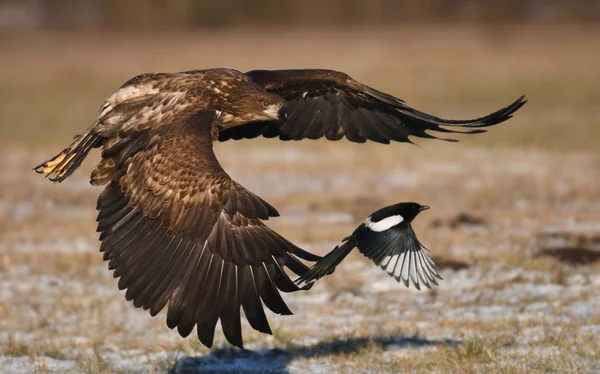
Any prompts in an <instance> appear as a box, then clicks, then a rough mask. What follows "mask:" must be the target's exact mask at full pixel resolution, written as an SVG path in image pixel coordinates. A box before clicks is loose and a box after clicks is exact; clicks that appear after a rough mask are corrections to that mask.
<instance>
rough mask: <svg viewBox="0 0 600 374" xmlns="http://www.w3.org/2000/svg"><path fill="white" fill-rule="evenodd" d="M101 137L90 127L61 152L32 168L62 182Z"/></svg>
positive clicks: (98, 143)
mask: <svg viewBox="0 0 600 374" xmlns="http://www.w3.org/2000/svg"><path fill="white" fill-rule="evenodd" d="M103 139H104V138H102V137H101V136H100V135H97V134H94V133H93V132H92V131H91V128H90V129H88V130H87V131H86V132H84V133H83V134H82V135H79V136H77V137H76V138H75V141H74V142H73V143H72V144H71V145H70V146H68V147H67V148H65V149H64V150H63V151H62V152H60V153H59V154H57V155H56V156H54V157H52V158H50V159H49V160H47V161H45V162H43V163H41V164H40V165H38V166H36V167H35V168H33V170H35V172H36V173H38V174H44V175H45V176H46V177H47V178H49V179H50V180H51V181H53V182H62V181H63V180H65V179H66V178H67V177H68V176H69V175H71V174H73V172H74V171H75V170H77V168H78V167H79V166H80V165H81V162H82V161H83V160H84V159H85V157H86V156H87V155H88V153H89V152H90V150H91V149H92V148H95V147H98V146H100V145H101V143H102V140H103Z"/></svg>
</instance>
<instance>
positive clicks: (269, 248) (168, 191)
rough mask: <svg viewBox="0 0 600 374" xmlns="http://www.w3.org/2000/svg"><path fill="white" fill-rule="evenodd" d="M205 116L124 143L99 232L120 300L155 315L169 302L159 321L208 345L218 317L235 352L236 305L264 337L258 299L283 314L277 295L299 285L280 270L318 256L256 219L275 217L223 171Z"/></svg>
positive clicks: (300, 267)
mask: <svg viewBox="0 0 600 374" xmlns="http://www.w3.org/2000/svg"><path fill="white" fill-rule="evenodd" d="M213 117H214V113H213V112H209V111H200V112H198V113H196V114H194V115H192V116H189V117H188V118H186V119H184V120H181V121H178V122H173V123H171V124H164V125H163V126H161V127H159V128H153V129H150V130H145V131H144V132H142V133H139V134H137V135H136V136H135V140H133V141H132V140H130V141H129V142H128V146H127V147H123V148H122V149H121V150H120V152H118V153H120V154H119V157H118V159H119V161H118V165H117V166H116V167H115V168H114V174H113V176H112V179H111V181H110V183H109V184H108V185H107V186H106V188H105V190H104V191H103V192H102V194H101V195H100V197H99V199H98V206H97V208H98V211H99V214H98V232H100V233H101V234H100V240H101V241H102V245H101V251H102V252H104V259H105V260H107V261H108V264H109V268H110V269H114V277H115V278H120V279H119V282H118V286H119V289H122V290H123V289H126V290H127V291H126V293H125V297H126V298H127V300H133V304H134V305H135V306H136V307H142V308H144V309H146V310H148V309H149V310H150V314H151V315H153V316H154V315H156V314H157V313H158V312H160V311H161V310H162V309H163V308H164V307H165V306H166V305H167V304H168V313H167V325H168V326H169V327H170V328H175V327H177V328H178V331H179V333H180V335H181V336H183V337H185V336H188V335H189V334H190V333H191V331H192V330H193V328H194V326H197V334H198V337H199V339H200V341H201V342H202V343H203V344H205V345H206V346H208V347H210V346H211V345H212V342H213V337H214V330H215V326H216V324H217V321H218V320H219V319H220V320H221V326H222V328H223V332H224V334H225V337H226V338H227V340H228V341H229V342H230V343H231V344H233V345H235V346H239V347H242V335H241V325H240V307H241V308H243V309H244V313H245V315H246V318H247V319H248V322H249V323H250V325H251V326H252V327H253V328H254V329H256V330H258V331H261V332H263V333H271V329H270V327H269V324H268V321H267V318H266V316H265V313H264V310H263V307H262V304H261V301H262V302H263V303H264V304H265V305H266V306H267V307H268V308H269V309H271V310H272V311H273V312H275V313H278V314H291V311H290V310H289V308H288V307H287V305H286V304H285V302H284V300H283V299H282V297H281V295H280V293H279V291H284V292H291V291H296V290H299V289H300V288H298V287H297V286H296V285H295V284H294V282H293V281H291V280H290V278H289V277H288V275H287V274H286V272H285V271H284V267H287V268H289V269H290V270H291V271H293V272H294V273H296V274H302V273H304V272H305V271H307V270H308V268H307V267H306V266H305V265H304V264H303V263H301V262H300V261H299V260H298V257H299V258H302V259H305V260H313V261H314V260H317V259H319V258H320V257H318V256H315V255H312V254H310V253H308V252H305V251H303V250H302V249H300V248H298V247H296V246H295V245H293V244H292V243H290V242H288V241H287V240H285V239H284V238H283V237H281V236H280V235H278V234H277V233H275V232H274V231H272V230H271V229H269V228H268V227H267V226H265V225H264V224H263V223H262V221H261V220H266V219H268V218H269V217H274V216H278V213H277V211H276V210H275V209H274V208H273V207H272V206H270V205H269V204H268V203H266V202H265V201H263V200H262V199H260V198H259V197H258V196H256V195H254V194H253V193H251V192H249V191H248V190H246V189H245V188H244V187H242V186H241V185H239V184H238V183H236V182H235V181H233V180H232V179H231V178H230V177H229V176H228V175H227V174H226V173H225V171H224V170H223V169H222V168H221V166H220V165H219V163H218V161H217V159H216V157H215V155H214V153H213V151H212V139H211V126H212V121H213ZM130 136H133V135H132V134H130ZM132 144H133V146H132ZM113 151H114V149H113ZM114 152H117V151H114Z"/></svg>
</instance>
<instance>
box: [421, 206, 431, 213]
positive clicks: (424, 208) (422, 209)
mask: <svg viewBox="0 0 600 374" xmlns="http://www.w3.org/2000/svg"><path fill="white" fill-rule="evenodd" d="M427 209H429V207H428V206H427V205H421V207H420V208H419V212H422V211H424V210H427Z"/></svg>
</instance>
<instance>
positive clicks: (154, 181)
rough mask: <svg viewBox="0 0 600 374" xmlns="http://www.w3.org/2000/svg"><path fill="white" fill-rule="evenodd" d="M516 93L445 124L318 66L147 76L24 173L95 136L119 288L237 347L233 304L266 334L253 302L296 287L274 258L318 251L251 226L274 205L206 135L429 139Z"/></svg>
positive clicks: (58, 175)
mask: <svg viewBox="0 0 600 374" xmlns="http://www.w3.org/2000/svg"><path fill="white" fill-rule="evenodd" d="M523 104H524V101H523V100H522V98H521V99H519V100H517V101H516V102H515V103H513V104H512V105H510V106H508V107H507V108H504V109H502V110H499V111H497V112H495V113H492V114H490V115H488V116H486V117H483V118H480V119H476V120H466V121H449V120H443V119H440V118H436V117H433V116H430V115H428V114H425V113H422V112H419V111H416V110H415V109H412V108H410V107H408V106H406V105H405V104H404V102H402V101H401V100H399V99H396V98H394V97H392V96H390V95H388V94H385V93H383V92H380V91H377V90H375V89H373V88H370V87H368V86H365V85H363V84H361V83H359V82H357V81H355V80H353V79H352V78H350V77H349V76H347V75H346V74H344V73H340V72H335V71H329V70H283V71H251V72H248V73H246V74H244V73H241V72H238V71H235V70H230V69H211V70H198V71H190V72H183V73H175V74H144V75H140V76H137V77H135V78H133V79H131V80H129V81H128V82H127V83H125V84H124V85H123V86H122V87H121V88H120V89H119V90H118V91H117V92H115V93H114V94H113V95H112V96H110V97H109V98H108V99H107V100H106V102H105V103H104V105H103V106H102V108H101V109H100V115H99V116H98V119H97V120H96V122H95V123H94V124H93V125H92V126H91V127H90V128H88V129H87V130H86V131H85V132H84V133H83V134H82V135H80V136H79V137H77V138H76V140H75V142H74V143H73V144H71V145H70V146H69V147H67V148H66V149H65V150H63V152H61V153H60V154H59V155H57V156H55V157H54V158H52V159H50V160H48V161H46V162H45V163H43V164H42V165H40V166H38V167H36V168H35V170H36V171H38V172H39V173H43V174H46V175H47V176H49V177H50V179H51V180H53V181H58V182H61V181H63V180H64V179H65V178H67V177H68V176H69V175H70V174H71V173H72V172H73V171H74V170H75V169H77V167H78V166H79V165H80V164H81V162H82V161H83V159H84V158H85V157H86V155H87V154H88V153H89V151H90V150H91V149H92V148H95V147H101V148H102V153H101V155H102V160H101V161H100V163H99V164H98V165H97V166H96V168H95V169H94V170H93V172H92V176H91V183H92V184H94V185H107V186H106V187H105V189H104V191H103V192H102V194H101V195H100V197H99V199H98V206H97V209H98V211H99V213H98V232H100V240H101V241H102V244H101V251H102V252H104V259H105V260H107V261H108V265H109V268H110V269H114V276H115V277H116V278H120V279H119V288H120V289H126V290H127V291H126V294H125V296H126V298H127V299H128V300H132V301H133V304H134V305H135V306H136V307H143V308H144V309H147V310H150V314H151V315H156V314H157V313H158V312H160V311H161V310H162V309H163V308H165V306H167V305H168V312H167V325H168V326H169V327H171V328H175V327H177V329H178V331H179V333H180V334H181V335H182V336H187V335H189V334H190V333H191V331H192V330H193V328H194V326H196V327H197V333H198V337H199V339H200V340H201V341H202V343H204V344H205V345H207V346H209V347H210V346H211V345H212V342H213V336H214V330H215V326H216V324H217V322H218V320H221V325H222V328H223V331H224V334H225V336H226V338H227V340H228V341H229V342H230V343H232V344H233V345H236V346H240V347H241V346H242V335H241V325H240V308H243V310H244V313H245V315H246V318H247V319H248V322H249V323H250V325H251V326H252V327H253V328H254V329H256V330H258V331H261V332H265V333H270V331H271V330H270V327H269V324H268V322H267V319H266V316H265V313H264V310H263V307H262V303H264V304H265V305H266V306H267V307H268V308H269V309H271V310H272V311H273V312H275V313H278V314H290V313H291V312H290V310H289V309H288V307H287V306H286V304H285V302H284V301H283V299H282V297H281V295H280V294H279V291H283V292H292V291H297V290H300V289H307V287H304V288H299V287H297V286H296V285H295V284H294V282H292V281H291V280H290V278H289V276H288V275H287V274H286V271H285V270H284V268H288V269H289V270H291V271H292V272H294V273H295V274H298V275H302V274H304V273H305V272H306V271H307V270H308V268H307V267H306V266H305V265H304V264H303V263H302V262H300V260H299V259H303V260H308V261H316V260H318V259H319V258H320V257H319V256H316V255H313V254H311V253H308V252H306V251H304V250H302V249H300V248H298V247H296V246H295V245H293V244H292V243H290V242H288V241H287V240H285V239H284V238H282V237H281V236H279V235H278V234H277V233H275V232H274V231H272V230H270V229H269V228H268V227H267V226H265V225H264V224H263V223H262V220H267V219H269V217H275V216H278V213H277V211H276V210H275V208H273V207H272V206H270V205H269V204H268V203H266V202H265V201H263V200H262V199H260V198H259V197H258V196H256V195H254V194H253V193H251V192H249V191H248V190H246V189H245V188H244V187H242V186H241V185H239V184H238V183H236V182H235V181H233V180H232V179H231V178H230V177H229V176H228V175H227V173H226V172H225V171H224V170H223V169H222V168H221V166H220V165H219V162H218V161H217V159H216V157H215V154H214V153H213V147H212V145H213V142H214V141H225V140H228V139H242V138H254V137H257V136H265V137H279V138H280V139H282V140H290V139H294V140H299V139H304V138H310V139H316V138H320V137H323V136H325V137H326V138H327V139H330V140H338V139H341V138H343V137H346V138H347V139H348V140H350V141H355V142H364V141H366V140H373V141H377V142H381V143H389V142H390V140H395V141H400V142H408V141H409V138H408V137H409V136H417V137H425V138H432V137H434V136H433V135H430V134H428V133H427V132H426V131H438V132H465V133H477V132H481V131H483V130H481V129H480V128H481V127H485V126H490V125H494V124H497V123H500V122H502V121H505V120H506V119H508V118H510V117H511V115H512V113H513V112H514V111H516V110H517V109H518V108H520V107H521V106H522V105H523ZM286 113H287V116H286ZM456 127H463V128H466V130H465V131H458V130H455V129H454V128H456Z"/></svg>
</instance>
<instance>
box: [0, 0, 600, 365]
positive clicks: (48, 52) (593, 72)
mask: <svg viewBox="0 0 600 374" xmlns="http://www.w3.org/2000/svg"><path fill="white" fill-rule="evenodd" d="M599 21H600V1H596V0H570V1H566V0H565V1H563V0H489V1H477V0H346V1H342V0H327V1H325V0H320V1H316V0H303V1H276V0H255V1H244V0H229V1H193V0H170V1H167V0H146V1H142V0H130V1H117V0H0V160H2V161H1V162H2V177H1V180H2V183H0V367H3V368H9V369H10V370H9V371H10V372H18V371H19V370H21V371H22V372H29V371H31V370H37V371H39V372H44V371H50V372H53V371H56V372H66V371H69V370H73V371H80V372H111V371H119V370H121V371H124V372H129V371H132V370H140V371H142V372H148V371H155V372H160V371H164V370H169V369H173V368H176V369H177V368H180V369H181V368H183V369H182V370H184V371H186V372H196V371H197V372H201V371H202V370H204V369H202V367H205V366H206V365H208V366H206V367H207V368H209V369H207V370H209V371H210V370H213V371H217V372H218V371H223V370H229V369H231V368H233V369H232V370H234V371H235V370H237V369H235V368H239V367H240V366H239V365H247V364H248V363H250V365H251V367H252V368H254V369H256V370H257V372H267V371H268V372H290V373H291V372H299V373H300V372H307V371H311V372H313V371H314V370H313V369H315V368H317V367H318V368H321V367H324V368H329V369H327V370H333V371H336V370H339V371H355V370H359V371H360V370H363V371H364V370H367V369H369V370H377V371H379V372H405V371H412V372H429V371H436V372H448V371H454V372H461V373H462V372H484V371H485V372H511V373H518V372H556V371H577V370H580V371H584V372H587V371H595V370H596V371H600V366H599V365H600V364H599V362H600V352H599V350H598V346H600V340H598V339H599V338H598V337H599V336H600V327H599V326H600V316H599V312H598V311H599V310H600V275H598V274H600V248H599V247H600V147H599V145H598V144H599V139H600V136H599V135H600V110H599V103H600V69H599V67H600V23H599ZM212 67H230V68H235V69H238V70H241V71H246V70H250V69H286V68H329V69H335V70H340V71H344V72H346V73H348V74H350V75H351V76H352V77H353V78H355V79H357V80H359V81H361V82H363V83H365V84H368V85H370V86H372V87H375V88H377V89H379V90H382V91H385V92H388V93H390V94H393V95H395V96H397V97H399V98H401V99H403V100H405V101H406V102H407V104H409V105H411V106H413V107H415V108H417V109H420V110H422V111H425V112H428V113H431V114H434V115H437V116H441V117H445V118H454V119H464V118H477V117H480V116H483V115H485V114H488V113H490V112H492V111H494V110H496V109H499V108H501V107H503V106H506V105H508V104H509V103H511V102H512V101H514V100H515V99H516V98H517V97H519V96H520V95H522V94H526V95H527V98H528V100H529V102H528V103H527V104H526V105H525V106H524V107H523V108H522V109H521V110H519V111H518V112H517V113H516V114H515V116H514V118H512V119H511V120H509V121H507V122H505V123H503V124H500V125H498V126H494V127H493V128H490V129H489V132H488V133H486V134H481V135H474V136H463V137H460V136H459V137H457V139H459V140H460V143H444V142H441V141H433V140H425V139H413V141H415V142H416V143H417V144H418V147H415V146H412V145H408V144H391V145H388V146H383V145H379V144H370V143H368V144H354V143H349V142H347V141H340V142H327V141H325V140H318V141H309V140H306V141H302V142H289V143H284V142H280V141H278V140H275V139H269V140H267V139H254V140H248V141H241V142H227V143H223V144H217V145H216V146H215V147H216V153H217V156H218V157H219V160H220V162H221V163H222V164H223V166H224V168H225V169H226V170H227V171H228V173H229V174H230V175H231V176H232V177H233V178H234V179H236V180H237V181H238V182H240V183H241V184H242V185H244V186H245V187H247V188H248V189H250V190H252V191H253V192H255V193H256V194H258V195H259V196H261V197H262V198H264V199H265V200H267V201H269V202H270V203H271V204H272V205H274V206H275V207H276V208H277V209H278V210H279V212H280V213H281V217H280V218H278V219H274V220H270V221H269V222H268V224H269V226H270V227H272V228H273V229H275V230H276V231H277V232H279V233H280V234H282V235H283V236H284V237H286V238H287V239H289V240H291V241H292V242H294V243H296V244H298V245H300V246H302V247H303V248H306V249H308V250H311V251H313V252H316V253H321V254H323V253H326V252H327V251H329V250H331V249H332V248H333V247H334V246H335V245H336V244H338V243H339V241H340V239H342V238H343V237H345V236H347V235H349V234H350V233H351V231H352V230H353V229H354V228H355V227H356V225H357V224H358V223H359V222H361V221H362V220H363V219H364V218H365V217H366V216H367V215H368V214H369V213H371V212H373V211H374V210H376V209H378V208H380V207H383V206H385V205H389V204H393V203H396V202H399V201H417V202H419V203H422V204H427V205H430V206H432V209H431V210H430V211H427V212H426V213H423V214H422V215H420V216H419V217H418V218H417V220H416V221H415V222H414V228H415V231H416V233H417V236H418V237H419V238H420V240H421V241H423V243H424V244H425V245H426V246H427V247H428V248H431V250H432V252H431V254H432V256H433V258H434V260H435V261H436V263H438V265H439V266H440V268H441V274H442V276H443V277H444V281H443V282H441V284H440V287H439V288H434V289H433V290H430V291H425V292H420V293H419V292H413V291H411V290H406V289H405V288H404V287H403V286H400V285H398V284H397V283H396V282H395V281H394V280H393V279H391V278H389V277H387V275H386V274H385V273H384V272H382V271H381V270H380V269H378V268H376V267H375V266H373V264H372V263H370V262H368V261H367V260H365V259H364V258H362V256H360V254H352V255H351V256H350V257H349V260H348V261H347V262H345V263H344V264H342V266H341V267H340V268H339V269H338V270H336V272H335V274H334V275H332V276H330V277H327V278H325V279H324V280H323V281H322V282H320V283H319V284H317V285H316V287H315V288H313V289H312V290H311V291H310V292H308V293H305V294H293V295H285V298H286V300H287V301H288V302H289V304H290V306H291V308H292V310H293V311H294V312H295V313H296V315H295V316H289V317H282V316H275V315H270V316H269V318H270V320H271V322H272V325H273V326H275V327H276V328H275V329H274V336H273V337H265V336H263V335H260V334H259V333H256V332H254V331H253V330H252V329H251V328H250V327H249V326H248V325H247V323H244V326H243V328H244V337H245V341H246V342H247V345H246V347H247V348H250V349H254V350H259V353H260V354H256V355H255V354H253V353H248V352H245V353H241V352H237V353H236V352H229V351H226V352H225V353H224V352H218V351H217V352H216V353H207V351H206V349H204V348H203V347H201V346H200V345H199V343H198V342H197V340H196V339H195V338H194V337H190V338H188V339H185V340H183V339H180V338H179V336H178V335H177V333H176V332H173V331H169V330H168V329H167V328H166V327H165V326H164V315H162V314H161V315H159V316H158V317H157V318H150V317H149V316H148V315H147V313H146V312H144V311H141V310H136V309H134V308H133V307H132V306H131V305H130V304H129V303H127V302H126V301H125V300H124V299H123V297H122V295H121V294H120V293H119V292H118V291H117V288H116V281H115V280H113V279H112V277H111V273H110V272H109V271H107V270H106V265H105V264H104V263H102V259H101V255H100V254H99V253H98V252H97V251H98V241H97V235H96V234H95V222H94V220H95V214H96V212H95V209H94V207H95V201H96V199H97V196H98V194H99V192H100V190H101V189H100V188H94V187H91V186H90V185H89V184H88V177H89V173H90V171H91V169H92V168H93V166H94V164H95V163H96V161H97V160H98V152H95V153H92V154H91V155H90V157H89V160H87V161H86V162H85V163H84V165H83V166H82V167H81V169H80V170H79V171H77V172H76V173H75V174H74V175H73V176H72V177H71V178H70V179H69V180H68V181H66V182H65V183H63V184H61V185H58V184H57V185H53V184H52V183H50V182H49V181H47V180H44V179H43V178H41V177H40V176H38V175H36V174H35V173H33V172H32V171H31V168H32V167H34V166H35V165H37V164H39V163H40V162H41V161H43V160H45V159H47V158H48V157H49V156H51V155H54V154H56V153H57V152H58V151H60V150H61V149H63V148H64V147H65V146H67V145H68V144H69V143H70V142H71V138H72V137H73V136H74V135H75V134H77V133H79V132H81V131H83V129H85V128H86V127H88V126H89V125H90V124H92V123H93V121H94V120H95V118H96V116H97V114H98V109H99V108H100V106H101V105H102V103H103V100H104V98H106V97H108V96H109V95H110V94H111V93H112V92H114V91H115V90H116V89H117V88H118V87H119V86H120V85H121V84H123V83H124V82H125V81H127V80H128V79H129V78H131V77H133V76H135V75H138V74H141V73H146V72H173V71H183V70H191V69H205V68H212ZM241 160H243V161H241ZM306 321H311V323H306ZM384 322H385V323H384ZM515 337H519V338H518V339H517V338H515ZM223 344H224V339H223V337H222V334H221V333H220V331H218V332H217V346H219V347H223ZM272 348H278V349H281V350H284V354H281V352H280V353H277V351H275V353H273V352H274V351H271V349H272ZM262 350H265V351H262ZM228 352H229V353H228ZM261 355H262V356H261ZM186 356H189V357H191V358H187V359H186V358H184V357H186ZM7 365H10V366H7ZM203 365H204V366H203ZM210 365H217V366H210ZM227 365H230V366H227ZM231 365H233V366H231ZM236 365H238V366H236ZM311 365H313V366H311ZM210 368H212V369H210ZM594 368H595V369H594ZM177 370H179V369H177ZM327 370H326V371H324V372H327Z"/></svg>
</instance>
